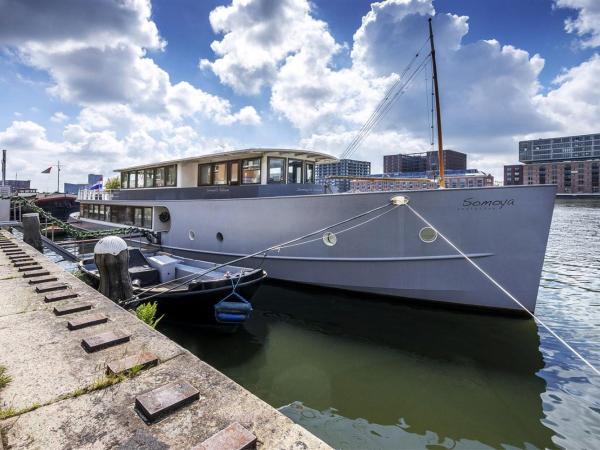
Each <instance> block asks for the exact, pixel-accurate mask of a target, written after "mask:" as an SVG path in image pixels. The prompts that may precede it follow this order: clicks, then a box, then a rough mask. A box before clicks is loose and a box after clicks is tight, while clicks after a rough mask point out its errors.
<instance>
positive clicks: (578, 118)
mask: <svg viewBox="0 0 600 450" xmlns="http://www.w3.org/2000/svg"><path fill="white" fill-rule="evenodd" d="M430 15H434V16H435V17H434V26H435V32H436V36H437V44H438V55H439V68H440V81H441V83H442V108H443V114H444V124H445V127H444V132H445V133H444V135H445V143H446V147H447V148H455V149H457V150H461V151H465V152H467V153H468V154H469V158H470V159H469V160H470V166H472V167H476V168H479V169H482V170H485V171H489V172H492V173H493V174H494V175H496V176H499V175H500V173H501V170H500V169H501V166H502V164H505V163H513V162H515V161H516V153H517V152H516V143H517V141H518V140H519V139H523V138H530V137H533V136H544V135H546V136H547V135H554V134H569V133H588V132H589V133H594V132H598V129H597V128H594V127H595V126H596V123H598V119H599V118H600V104H599V102H600V100H598V99H599V98H600V95H598V94H599V92H598V90H599V89H600V88H599V87H598V83H597V82H596V81H595V80H597V79H598V76H600V58H599V57H598V56H597V53H598V47H599V46H600V2H598V1H597V0H485V1H481V0H383V1H381V2H379V3H373V4H372V2H369V1H365V0H313V1H311V2H308V0H279V1H275V0H227V1H217V0H203V1H200V2H198V1H193V0H155V1H153V2H151V3H150V2H148V1H146V0H124V1H123V2H120V1H119V2H118V1H116V0H96V1H95V2H93V3H90V2H83V1H77V0H58V1H55V2H52V4H51V5H50V4H49V3H48V4H45V3H41V4H40V3H39V2H35V1H33V0H21V1H17V0H0V74H1V75H0V89H2V92H3V102H2V104H1V105H0V146H2V147H3V148H7V149H8V151H9V168H8V171H9V175H11V177H12V174H14V173H15V172H18V174H19V178H21V179H22V178H30V179H32V180H33V182H34V185H35V186H36V187H38V188H40V189H41V190H46V189H53V188H54V185H55V179H54V176H48V175H41V174H40V172H41V170H43V169H45V168H46V167H48V166H49V165H51V164H53V161H55V160H57V159H59V158H60V159H61V161H63V162H64V163H65V165H66V167H65V171H64V173H63V179H64V180H65V181H71V182H82V181H84V180H85V175H86V174H87V173H88V172H98V173H104V174H105V175H107V176H109V175H112V172H111V171H112V169H113V168H115V167H122V166H126V165H128V164H130V163H131V164H135V163H139V162H143V161H152V160H160V159H166V158H175V157H179V156H189V155H194V154H201V153H208V152H211V151H217V150H219V149H228V148H243V147H249V146H270V147H273V146H288V147H306V148H313V149H315V150H320V151H324V152H329V153H332V154H334V155H339V154H341V153H342V151H343V150H344V149H345V147H346V145H347V144H348V143H349V142H350V140H351V139H352V137H353V136H354V134H355V133H356V131H357V130H358V129H359V128H360V126H361V124H362V123H363V122H364V120H366V118H367V117H368V115H369V114H370V112H371V111H372V110H373V108H375V106H376V104H377V102H378V101H379V99H380V98H381V97H382V95H383V93H384V92H385V90H386V88H387V87H388V86H390V84H391V83H393V82H394V81H395V80H397V79H398V74H399V73H401V71H402V68H403V67H404V66H405V65H406V63H407V62H408V61H409V60H410V58H411V56H412V55H413V53H414V51H415V50H416V49H417V48H418V47H419V45H420V44H421V42H422V39H424V38H425V36H426V31H427V29H426V18H427V17H429V16H430ZM427 77H428V73H427V71H424V72H422V73H420V74H419V75H418V76H417V77H416V78H415V80H414V81H413V83H412V84H411V86H410V88H409V90H408V91H407V92H406V93H405V94H404V96H402V97H401V98H400V100H399V101H398V102H397V103H396V105H395V106H394V108H392V110H390V112H389V113H388V115H387V116H386V118H385V120H384V121H382V123H380V124H379V125H378V127H377V128H376V129H375V130H374V131H373V132H372V134H371V135H370V136H369V138H368V139H367V140H366V141H365V142H364V143H363V145H362V146H361V148H360V149H359V150H358V151H357V152H356V153H355V154H354V157H356V158H360V159H368V160H371V161H372V163H373V166H374V170H380V168H381V159H382V155H383V154H387V153H399V152H414V151H423V150H427V149H429V146H430V142H429V138H428V132H427V129H428V126H429V124H428V122H427V105H426V100H425V99H426V92H425V89H424V87H425V84H426V83H427V81H426V79H427Z"/></svg>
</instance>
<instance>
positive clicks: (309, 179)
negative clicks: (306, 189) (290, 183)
mask: <svg viewBox="0 0 600 450" xmlns="http://www.w3.org/2000/svg"><path fill="white" fill-rule="evenodd" d="M304 182H305V183H314V182H315V165H314V164H313V163H306V164H305V165H304Z"/></svg>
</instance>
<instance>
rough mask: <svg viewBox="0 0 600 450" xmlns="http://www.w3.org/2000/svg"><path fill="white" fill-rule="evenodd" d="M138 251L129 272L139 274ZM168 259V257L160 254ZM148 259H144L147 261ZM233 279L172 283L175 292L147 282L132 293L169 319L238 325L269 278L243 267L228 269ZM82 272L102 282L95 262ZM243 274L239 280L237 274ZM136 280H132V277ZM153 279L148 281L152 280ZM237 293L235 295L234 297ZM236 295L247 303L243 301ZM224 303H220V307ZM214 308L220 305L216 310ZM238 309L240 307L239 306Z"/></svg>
mask: <svg viewBox="0 0 600 450" xmlns="http://www.w3.org/2000/svg"><path fill="white" fill-rule="evenodd" d="M137 252H139V250H137V249H135V250H130V259H129V272H130V275H132V274H136V275H137V274H139V269H140V268H141V267H142V266H141V265H140V264H141V262H140V257H139V255H135V256H133V257H132V254H131V253H134V254H135V253H137ZM160 254H162V255H165V253H162V252H161V253H160ZM146 256H148V255H144V258H145V257H146ZM177 259H179V260H183V262H187V263H191V262H197V263H204V262H201V261H194V260H190V259H187V258H177ZM228 268H229V269H237V270H235V271H231V274H233V276H231V275H228V276H217V277H214V278H213V279H209V280H207V279H200V280H198V281H192V282H191V283H188V284H186V285H184V286H178V285H179V284H182V283H183V281H185V280H182V282H181V283H177V282H173V286H172V287H175V286H177V287H176V288H172V289H169V287H170V286H169V285H167V286H158V287H156V285H157V282H158V280H154V282H151V281H148V282H147V283H146V282H145V283H144V284H142V285H141V286H134V287H133V292H134V294H135V295H139V298H140V300H142V303H143V300H144V299H146V298H147V299H148V301H152V302H157V304H158V312H159V313H160V314H166V315H167V316H168V317H169V318H174V319H177V320H185V321H191V322H197V323H209V324H215V323H217V324H224V325H232V324H239V323H242V322H243V321H244V320H246V319H247V318H248V317H249V315H250V312H251V311H252V307H251V305H250V303H249V301H250V299H251V298H252V296H253V295H254V294H255V292H256V290H257V289H258V287H259V286H260V283H261V282H262V280H263V279H265V278H266V276H267V274H266V272H265V271H263V270H261V269H246V268H241V267H233V266H228ZM79 269H80V270H81V271H82V272H83V273H85V274H86V275H88V276H90V277H91V278H93V279H94V280H96V281H98V280H99V279H100V277H99V274H98V269H97V267H96V265H95V263H94V260H93V259H84V260H82V261H80V262H79ZM240 272H243V273H242V275H241V276H240V278H238V277H237V276H235V274H236V273H240ZM132 278H133V276H132ZM150 279H151V277H149V278H147V280H150ZM234 292H235V293H234ZM237 295H239V296H241V297H242V298H243V299H244V300H245V302H244V300H240V299H239V298H238V297H237ZM220 302H221V303H220ZM215 305H219V306H217V307H215ZM237 305H239V307H238V306H237Z"/></svg>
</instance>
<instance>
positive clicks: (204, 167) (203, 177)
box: [198, 164, 211, 186]
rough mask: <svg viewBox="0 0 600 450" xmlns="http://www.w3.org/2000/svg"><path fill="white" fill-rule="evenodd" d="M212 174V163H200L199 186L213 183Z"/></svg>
mask: <svg viewBox="0 0 600 450" xmlns="http://www.w3.org/2000/svg"><path fill="white" fill-rule="evenodd" d="M210 175H211V172H210V164H198V186H208V185H209V184H211V179H210Z"/></svg>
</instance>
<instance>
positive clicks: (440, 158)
mask: <svg viewBox="0 0 600 450" xmlns="http://www.w3.org/2000/svg"><path fill="white" fill-rule="evenodd" d="M429 43H430V44H431V67H432V69H433V88H434V91H435V114H436V117H437V138H438V167H439V171H440V187H441V188H445V187H446V178H445V173H444V172H445V171H444V144H443V143H442V113H441V110H440V91H439V88H438V74H437V65H436V63H435V45H434V43H433V28H432V27H431V17H430V18H429Z"/></svg>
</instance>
